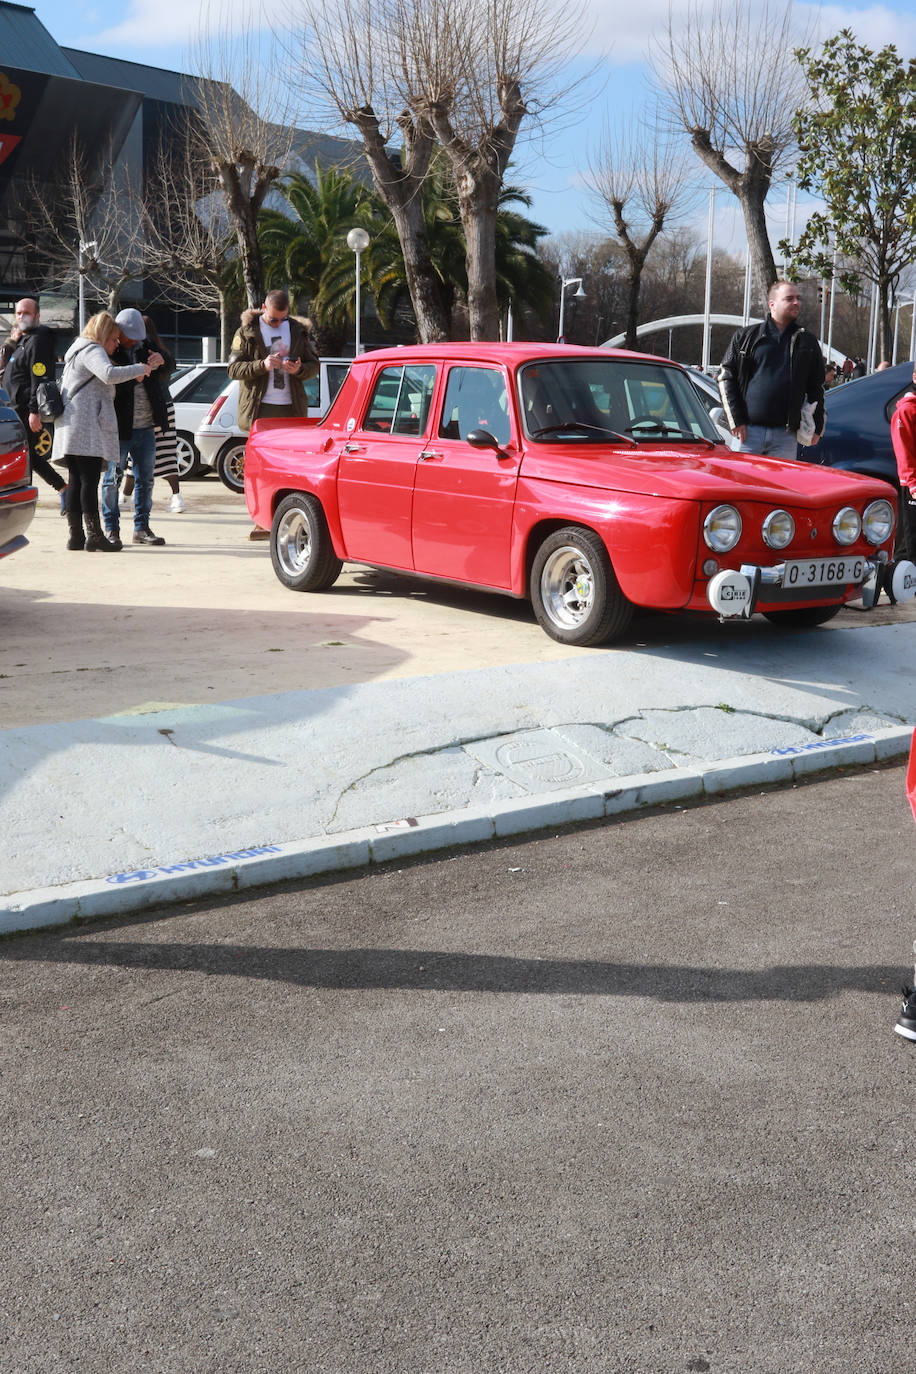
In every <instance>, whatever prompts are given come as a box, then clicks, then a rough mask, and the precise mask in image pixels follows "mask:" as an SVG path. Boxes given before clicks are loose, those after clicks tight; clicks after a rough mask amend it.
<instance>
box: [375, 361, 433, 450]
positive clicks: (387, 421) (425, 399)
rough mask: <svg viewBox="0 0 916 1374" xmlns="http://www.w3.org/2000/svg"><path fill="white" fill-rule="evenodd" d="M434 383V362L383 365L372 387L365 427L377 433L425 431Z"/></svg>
mask: <svg viewBox="0 0 916 1374" xmlns="http://www.w3.org/2000/svg"><path fill="white" fill-rule="evenodd" d="M435 385H436V369H435V366H434V365H432V364H415V365H414V366H407V367H383V368H382V370H381V372H380V373H379V374H378V376H377V377H376V379H375V386H374V387H373V388H372V396H371V397H370V400H369V406H368V409H367V410H366V415H365V419H364V420H363V429H367V430H371V431H373V432H374V433H376V434H415V435H420V434H425V433H426V421H427V418H428V416H429V406H430V402H431V400H432V396H433V391H434V389H435Z"/></svg>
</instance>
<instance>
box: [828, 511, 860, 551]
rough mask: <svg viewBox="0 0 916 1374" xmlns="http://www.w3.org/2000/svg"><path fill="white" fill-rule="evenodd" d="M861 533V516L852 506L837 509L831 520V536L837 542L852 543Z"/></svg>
mask: <svg viewBox="0 0 916 1374" xmlns="http://www.w3.org/2000/svg"><path fill="white" fill-rule="evenodd" d="M861 533H862V517H861V516H860V515H859V512H858V511H857V510H853V508H852V506H844V507H843V509H842V510H838V511H837V513H836V516H835V517H834V521H833V537H834V539H835V540H836V542H837V543H838V544H854V543H855V542H856V540H857V539H858V537H859V535H860V534H861Z"/></svg>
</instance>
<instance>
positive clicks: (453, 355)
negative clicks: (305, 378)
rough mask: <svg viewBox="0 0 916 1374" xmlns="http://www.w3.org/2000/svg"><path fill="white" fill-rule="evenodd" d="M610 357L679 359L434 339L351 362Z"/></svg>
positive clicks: (670, 364)
mask: <svg viewBox="0 0 916 1374" xmlns="http://www.w3.org/2000/svg"><path fill="white" fill-rule="evenodd" d="M608 357H610V358H631V359H633V360H634V361H636V362H642V363H646V362H649V363H664V364H665V366H666V367H675V368H677V369H678V370H679V371H680V370H683V369H681V365H680V363H676V362H673V361H672V360H671V359H670V358H661V357H656V356H655V355H654V354H652V353H636V352H631V351H630V350H628V349H625V348H583V347H582V346H580V345H579V344H547V343H499V342H494V343H437V344H400V345H398V346H397V347H396V348H378V349H374V350H373V351H372V352H370V353H361V354H360V355H359V357H358V358H354V359H353V365H354V366H360V365H364V364H366V363H378V362H387V363H399V362H406V361H412V362H433V361H436V360H439V359H442V360H443V361H446V362H454V361H459V362H460V361H469V360H473V361H475V362H488V363H508V364H511V365H514V366H519V365H521V364H522V363H527V362H547V361H551V362H560V361H565V360H567V359H576V358H580V359H585V358H591V359H593V360H594V361H596V362H598V361H606V360H607V359H608Z"/></svg>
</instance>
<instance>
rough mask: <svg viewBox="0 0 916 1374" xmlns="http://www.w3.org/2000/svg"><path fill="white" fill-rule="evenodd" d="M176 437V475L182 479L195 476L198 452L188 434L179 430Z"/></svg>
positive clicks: (199, 463)
mask: <svg viewBox="0 0 916 1374" xmlns="http://www.w3.org/2000/svg"><path fill="white" fill-rule="evenodd" d="M177 439H178V446H177V458H178V476H179V477H180V478H181V480H182V481H184V479H185V478H186V477H196V476H197V475H198V473H199V472H200V470H201V462H200V454H199V453H198V452H197V446H196V444H195V443H194V440H193V439H192V438H191V436H190V434H184V433H182V431H181V430H179V431H178V434H177Z"/></svg>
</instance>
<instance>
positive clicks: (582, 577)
mask: <svg viewBox="0 0 916 1374" xmlns="http://www.w3.org/2000/svg"><path fill="white" fill-rule="evenodd" d="M541 600H542V601H543V605H544V610H545V611H546V613H547V615H548V616H549V617H550V619H551V620H552V621H553V623H554V624H555V625H557V626H559V628H560V629H563V630H574V629H576V628H577V626H579V625H581V624H582V622H583V621H584V620H586V619H587V617H588V616H589V614H590V612H591V610H592V607H593V606H594V604H595V574H594V572H593V570H592V565H591V563H590V562H589V561H588V559H587V558H586V556H585V554H584V553H583V552H582V550H581V549H578V548H576V547H575V545H573V544H564V545H562V546H561V547H560V548H558V549H554V551H553V553H552V554H551V555H550V557H549V558H548V559H547V562H546V563H545V564H544V568H543V570H542V572H541Z"/></svg>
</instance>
